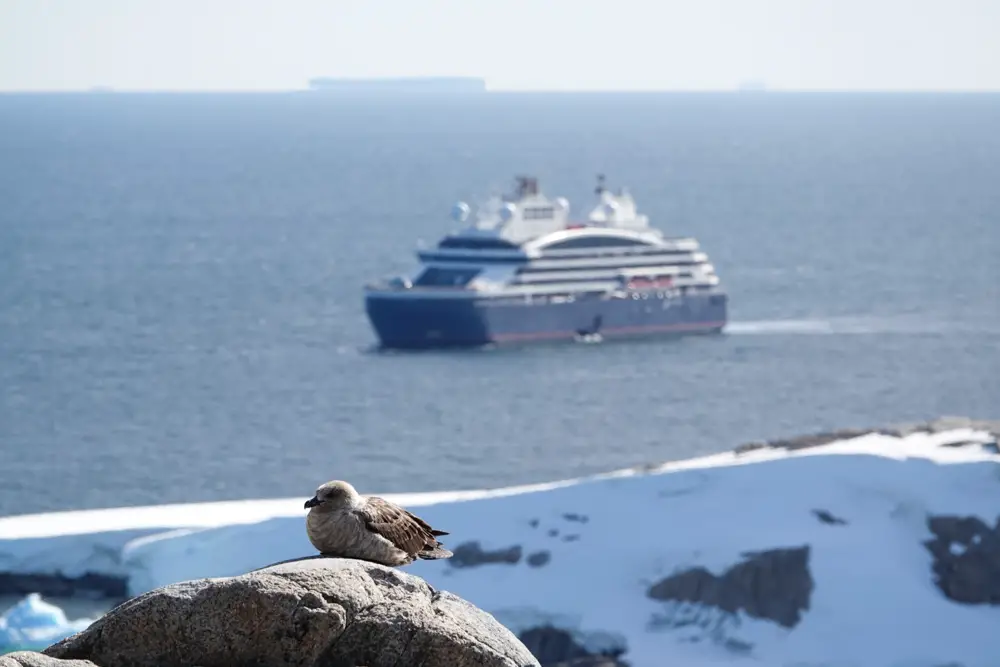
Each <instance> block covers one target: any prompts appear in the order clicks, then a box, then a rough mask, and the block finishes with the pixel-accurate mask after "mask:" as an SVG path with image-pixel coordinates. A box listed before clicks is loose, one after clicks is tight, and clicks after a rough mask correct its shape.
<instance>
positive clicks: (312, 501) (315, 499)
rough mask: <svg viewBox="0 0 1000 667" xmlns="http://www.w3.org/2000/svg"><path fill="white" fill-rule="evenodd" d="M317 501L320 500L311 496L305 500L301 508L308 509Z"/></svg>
mask: <svg viewBox="0 0 1000 667" xmlns="http://www.w3.org/2000/svg"><path fill="white" fill-rule="evenodd" d="M319 502H320V501H319V498H317V497H316V496H313V497H312V498H310V499H309V500H307V501H306V504H305V506H304V507H303V509H309V508H310V507H316V505H319Z"/></svg>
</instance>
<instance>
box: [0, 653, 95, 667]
mask: <svg viewBox="0 0 1000 667" xmlns="http://www.w3.org/2000/svg"><path fill="white" fill-rule="evenodd" d="M0 667H95V665H94V663H92V662H90V661H89V660H59V659H57V658H50V657H49V656H47V655H44V654H42V653H35V652H34V651H15V652H14V653H8V654H7V655H0Z"/></svg>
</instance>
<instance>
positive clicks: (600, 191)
mask: <svg viewBox="0 0 1000 667" xmlns="http://www.w3.org/2000/svg"><path fill="white" fill-rule="evenodd" d="M603 193H604V174H598V175H597V187H596V188H595V189H594V194H597V195H599V194H603Z"/></svg>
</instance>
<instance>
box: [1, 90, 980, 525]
mask: <svg viewBox="0 0 1000 667" xmlns="http://www.w3.org/2000/svg"><path fill="white" fill-rule="evenodd" d="M598 172H603V173H606V174H607V176H608V182H609V185H611V186H618V185H627V186H629V187H630V188H631V189H632V192H633V194H634V195H635V196H636V199H637V202H638V205H639V207H640V209H641V210H642V211H643V212H645V213H647V214H648V215H650V217H651V219H652V220H653V222H654V224H656V225H657V226H659V227H661V228H663V229H664V230H665V231H666V232H667V233H670V234H685V235H686V234H690V235H694V236H696V237H698V239H699V240H700V241H701V243H702V245H703V247H704V249H705V250H706V251H707V252H708V253H709V256H710V257H711V259H712V260H713V262H714V264H715V266H716V268H717V271H718V273H719V274H720V276H721V277H722V279H723V281H724V283H725V284H726V285H727V287H728V289H729V291H730V295H731V311H730V315H731V318H732V324H731V326H730V328H729V330H728V333H727V334H725V335H723V336H717V337H701V338H688V339H679V340H648V341H637V342H613V343H611V342H609V343H600V344H556V345H542V346H533V347H532V346H529V347H520V348H510V349H500V350H484V351H464V352H424V353H408V354H407V353H377V352H374V351H373V349H372V346H373V343H374V341H375V339H374V336H373V334H372V332H371V330H370V329H369V327H368V323H367V321H366V319H365V315H364V309H363V302H362V293H361V288H362V285H363V284H364V282H366V281H367V280H370V279H373V278H378V277H381V276H384V275H387V274H393V273H396V272H399V271H410V270H412V269H413V268H414V267H415V262H416V260H415V257H414V255H413V251H414V248H415V244H416V242H417V241H418V239H422V240H423V241H424V242H427V243H433V242H435V241H436V240H437V239H438V238H439V237H440V236H441V235H442V234H444V233H445V232H447V231H449V230H450V229H451V227H452V224H451V222H450V221H449V219H448V211H449V209H450V207H451V205H452V203H453V202H454V201H455V200H457V199H464V200H468V201H472V202H475V201H476V200H477V198H479V197H481V196H483V195H486V194H488V192H489V191H490V189H491V188H504V187H506V186H507V185H508V183H509V182H510V180H511V178H512V177H513V176H514V175H515V174H520V173H529V174H534V175H537V176H538V177H539V178H540V180H541V185H542V187H543V189H544V190H545V191H546V192H547V193H549V194H551V195H565V196H567V197H568V198H569V199H570V201H571V204H572V206H573V210H574V211H576V212H578V213H582V212H584V211H586V210H587V209H588V208H589V207H590V206H591V204H592V201H593V194H592V189H593V186H594V184H595V181H594V178H595V174H596V173H598ZM998 412H1000V96H998V95H967V96H963V95H950V96H948V95H944V96H936V95H820V94H814V95H794V94H771V93H766V94H662V95H625V94H620V95H583V94H580V95H576V94H572V95H570V94H563V95H545V94H521V95H516V94H502V95H501V94H490V95H486V96H481V97H478V98H476V97H473V98H465V99H453V100H430V99H426V100H407V99H382V100H372V99H369V100H364V99H357V100H343V99H341V100H338V99H336V98H334V97H331V96H325V95H322V94H309V93H296V94H266V95H265V94H261V95H236V94H233V95H209V94H201V95H193V94H192V95H141V94H111V95H106V94H105V95H102V94H93V95H6V96H0V515H6V514H16V513H24V512H35V511H45V510H56V509H74V508H95V507H110V506H122V505H139V504H157V503H169V502H184V501H197V500H213V499H239V498H260V497H277V496H302V497H303V498H306V497H308V496H309V495H311V493H312V490H313V489H314V488H315V486H316V485H317V484H318V483H320V482H322V481H325V480H327V479H331V478H344V479H348V480H351V481H353V482H354V483H355V485H356V486H358V487H359V488H360V489H361V490H362V491H363V492H389V491H417V490H432V489H453V488H475V487H486V486H489V487H492V486H500V485H509V484H515V483H528V482H538V481H545V480H551V479H558V478H566V477H570V476H576V475H581V474H587V473H594V472H599V471H604V470H609V469H615V468H620V467H624V466H628V465H633V464H639V463H644V462H650V461H662V460H667V459H678V458H685V457H690V456H694V455H699V454H706V453H710V452H714V451H719V450H722V449H726V448H730V447H732V446H735V445H737V444H740V443H742V442H746V441H748V440H751V439H757V438H767V437H777V436H784V435H793V434H798V433H804V432H811V431H816V430H820V429H826V428H834V427H846V426H868V425H877V424H884V423H887V422H893V421H904V420H916V419H924V418H929V417H934V416H937V415H940V414H965V415H970V416H975V417H998V416H1000V414H998Z"/></svg>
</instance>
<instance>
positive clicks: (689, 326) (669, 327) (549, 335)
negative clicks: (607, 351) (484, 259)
mask: <svg viewBox="0 0 1000 667" xmlns="http://www.w3.org/2000/svg"><path fill="white" fill-rule="evenodd" d="M725 325H726V323H725V322H691V323H684V324H645V325H641V326H634V327H614V328H610V329H600V330H598V333H599V334H602V335H603V334H629V333H644V332H657V331H692V330H696V329H718V328H719V327H723V326H725ZM576 335H577V333H576V332H575V331H538V332H535V333H509V334H497V335H494V336H493V337H492V339H493V340H494V341H497V342H502V341H513V340H544V339H555V338H574V337H576Z"/></svg>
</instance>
